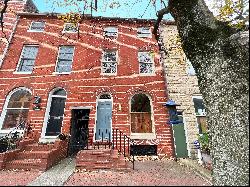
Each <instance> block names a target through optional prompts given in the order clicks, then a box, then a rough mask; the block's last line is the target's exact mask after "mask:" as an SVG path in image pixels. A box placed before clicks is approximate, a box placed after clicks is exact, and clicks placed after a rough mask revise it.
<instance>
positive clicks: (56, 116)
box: [45, 97, 66, 136]
mask: <svg viewBox="0 0 250 187" xmlns="http://www.w3.org/2000/svg"><path fill="white" fill-rule="evenodd" d="M65 100H66V99H65V98H61V97H52V101H51V106H50V112H49V120H48V124H47V128H46V133H45V136H57V135H59V134H60V133H61V126H62V121H63V114H64V108H65Z"/></svg>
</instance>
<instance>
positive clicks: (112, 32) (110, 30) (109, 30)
mask: <svg viewBox="0 0 250 187" xmlns="http://www.w3.org/2000/svg"><path fill="white" fill-rule="evenodd" d="M117 32H118V29H117V28H116V27H106V28H105V29H104V34H105V36H111V37H115V36H117Z"/></svg>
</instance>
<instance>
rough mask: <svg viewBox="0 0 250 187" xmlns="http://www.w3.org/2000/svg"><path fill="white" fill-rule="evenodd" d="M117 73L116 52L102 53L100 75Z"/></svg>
mask: <svg viewBox="0 0 250 187" xmlns="http://www.w3.org/2000/svg"><path fill="white" fill-rule="evenodd" d="M116 72H117V51H104V52H103V56H102V73H103V74H116Z"/></svg>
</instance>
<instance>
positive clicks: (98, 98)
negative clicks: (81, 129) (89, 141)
mask: <svg viewBox="0 0 250 187" xmlns="http://www.w3.org/2000/svg"><path fill="white" fill-rule="evenodd" d="M104 94H108V95H110V97H111V99H100V97H101V96H102V95H104ZM99 101H111V120H110V123H111V124H110V129H111V134H110V139H111V140H112V129H113V125H112V124H113V123H112V120H113V97H112V95H111V94H110V93H108V92H105V93H101V94H99V95H98V96H97V99H96V113H95V126H94V134H93V142H94V141H96V140H95V133H96V125H97V117H98V114H97V109H98V102H99Z"/></svg>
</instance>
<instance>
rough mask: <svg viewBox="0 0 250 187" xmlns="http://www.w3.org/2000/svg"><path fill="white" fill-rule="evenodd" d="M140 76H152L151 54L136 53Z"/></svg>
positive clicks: (152, 59) (152, 61)
mask: <svg viewBox="0 0 250 187" xmlns="http://www.w3.org/2000/svg"><path fill="white" fill-rule="evenodd" d="M138 61H139V69H140V74H153V73H154V58H153V53H151V52H148V51H147V52H139V53H138Z"/></svg>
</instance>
